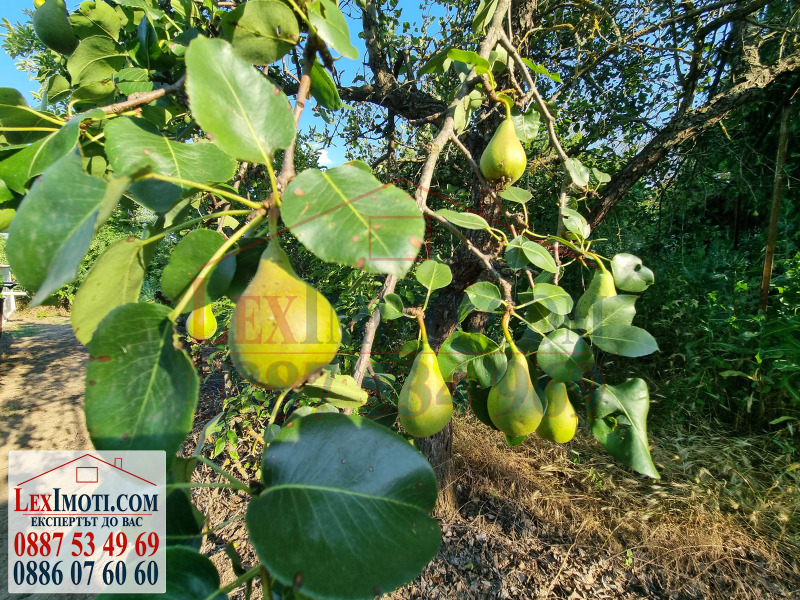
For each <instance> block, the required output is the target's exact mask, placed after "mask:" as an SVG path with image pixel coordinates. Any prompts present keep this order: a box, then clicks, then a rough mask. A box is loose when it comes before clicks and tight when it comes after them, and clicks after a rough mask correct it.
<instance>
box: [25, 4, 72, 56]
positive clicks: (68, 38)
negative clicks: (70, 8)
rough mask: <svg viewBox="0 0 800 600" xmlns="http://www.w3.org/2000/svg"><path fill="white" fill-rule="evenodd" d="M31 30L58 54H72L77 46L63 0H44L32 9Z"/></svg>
mask: <svg viewBox="0 0 800 600" xmlns="http://www.w3.org/2000/svg"><path fill="white" fill-rule="evenodd" d="M33 31H34V32H35V33H36V37H38V38H39V39H40V40H41V41H42V43H43V44H44V45H45V46H47V47H48V48H50V49H51V50H55V51H56V52H58V53H59V54H72V51H73V50H75V48H77V47H78V38H77V37H75V34H74V33H73V32H72V25H70V22H69V14H68V13H67V5H66V4H65V3H64V0H46V1H45V3H44V4H42V5H41V6H40V7H38V8H37V9H36V10H35V11H33Z"/></svg>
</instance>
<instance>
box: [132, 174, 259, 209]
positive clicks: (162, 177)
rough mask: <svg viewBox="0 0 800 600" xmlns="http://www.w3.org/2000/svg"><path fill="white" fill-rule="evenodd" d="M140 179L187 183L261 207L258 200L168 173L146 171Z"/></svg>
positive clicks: (250, 205) (216, 194)
mask: <svg viewBox="0 0 800 600" xmlns="http://www.w3.org/2000/svg"><path fill="white" fill-rule="evenodd" d="M140 179H158V180H159V181H167V182H169V183H177V184H179V185H188V186H191V187H195V188H197V189H199V190H203V191H204V192H208V193H209V194H214V195H215V196H222V197H223V198H227V199H228V200H235V201H236V202H241V203H242V204H244V205H245V206H249V207H250V208H261V206H262V204H261V203H260V202H253V201H252V200H248V199H247V198H242V197H241V196H239V195H238V194H232V193H230V192H226V191H225V190H221V189H219V188H215V187H211V186H210V185H204V184H202V183H200V182H199V181H190V180H188V179H181V178H180V177H170V176H169V175H162V174H161V173H148V174H147V175H145V176H144V177H141V178H140Z"/></svg>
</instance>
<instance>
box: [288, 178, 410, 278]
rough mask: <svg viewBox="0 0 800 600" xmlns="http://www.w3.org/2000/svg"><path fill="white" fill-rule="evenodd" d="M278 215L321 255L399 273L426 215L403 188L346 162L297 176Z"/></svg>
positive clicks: (376, 270) (369, 269) (359, 266)
mask: <svg viewBox="0 0 800 600" xmlns="http://www.w3.org/2000/svg"><path fill="white" fill-rule="evenodd" d="M281 217H282V218H283V221H284V223H285V224H286V226H287V227H289V228H290V229H291V231H292V233H293V234H294V235H295V236H296V237H297V239H299V240H300V242H301V243H302V244H303V245H304V246H305V247H306V248H308V249H309V250H310V251H311V252H313V253H314V254H316V255H317V256H318V257H319V258H321V259H322V260H325V261H328V262H337V263H339V264H343V265H346V266H350V267H355V268H357V269H364V270H365V271H367V272H369V273H389V274H393V275H397V276H398V277H403V276H404V275H405V274H406V273H407V272H408V270H409V269H410V268H411V265H412V264H413V263H414V259H415V258H416V256H417V253H418V252H419V249H420V247H421V246H422V239H423V238H424V236H425V222H424V219H423V218H422V216H421V215H420V213H419V209H418V208H417V204H416V202H414V200H412V199H411V197H410V196H409V195H408V194H407V193H406V192H404V191H403V190H401V189H399V188H397V187H395V186H393V185H388V184H382V183H381V182H380V181H378V180H377V179H375V177H374V176H373V175H371V174H370V173H367V172H366V171H364V170H363V169H361V168H359V167H356V166H353V165H347V164H345V165H342V166H340V167H336V168H335V169H328V170H326V171H319V170H317V169H307V170H305V171H303V172H302V173H300V174H299V175H298V176H297V177H295V179H294V180H293V181H292V182H291V183H290V184H289V185H288V187H287V189H286V193H285V194H284V197H283V204H282V205H281Z"/></svg>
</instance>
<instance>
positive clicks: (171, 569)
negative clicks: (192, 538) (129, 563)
mask: <svg viewBox="0 0 800 600" xmlns="http://www.w3.org/2000/svg"><path fill="white" fill-rule="evenodd" d="M165 554H166V562H167V572H166V573H159V577H164V578H165V579H166V582H167V583H166V585H167V591H166V593H164V594H152V593H144V594H98V595H97V596H95V600H187V598H199V599H202V600H227V598H228V596H227V594H223V593H221V592H217V589H218V588H219V585H220V583H219V573H217V569H216V567H215V566H214V563H212V562H211V560H210V559H208V558H207V557H205V556H203V555H202V554H198V553H197V552H195V551H194V550H192V549H191V548H187V547H186V546H170V547H169V548H167V549H166V552H165ZM130 576H131V573H130V571H129V577H130Z"/></svg>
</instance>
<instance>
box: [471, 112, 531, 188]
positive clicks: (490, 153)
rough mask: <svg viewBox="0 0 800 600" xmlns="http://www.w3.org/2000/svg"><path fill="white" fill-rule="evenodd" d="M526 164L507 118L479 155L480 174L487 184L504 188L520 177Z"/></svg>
mask: <svg viewBox="0 0 800 600" xmlns="http://www.w3.org/2000/svg"><path fill="white" fill-rule="evenodd" d="M527 164H528V157H527V156H526V155H525V148H523V147H522V144H521V143H520V141H519V138H518V137H517V131H516V129H515V128H514V123H513V122H512V121H511V119H509V118H507V119H505V120H504V121H503V122H502V123H500V126H499V127H498V128H497V131H495V132H494V135H493V136H492V139H491V140H489V144H488V145H487V146H486V149H485V150H484V151H483V154H482V155H481V165H480V166H481V173H483V176H484V177H485V178H486V181H488V182H489V183H491V184H493V185H499V186H502V187H506V186H508V185H511V184H512V183H514V182H515V181H516V180H517V179H519V178H520V177H522V175H523V173H525V167H526V166H527Z"/></svg>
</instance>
